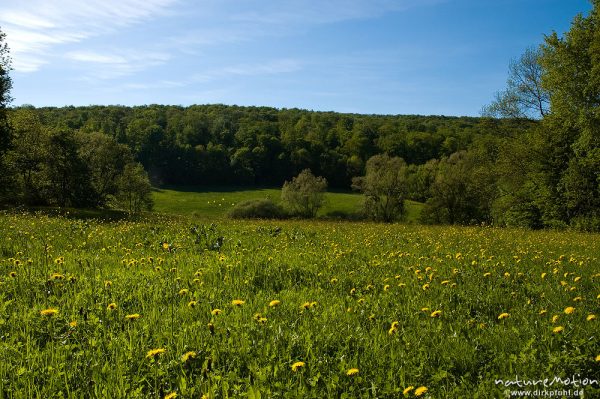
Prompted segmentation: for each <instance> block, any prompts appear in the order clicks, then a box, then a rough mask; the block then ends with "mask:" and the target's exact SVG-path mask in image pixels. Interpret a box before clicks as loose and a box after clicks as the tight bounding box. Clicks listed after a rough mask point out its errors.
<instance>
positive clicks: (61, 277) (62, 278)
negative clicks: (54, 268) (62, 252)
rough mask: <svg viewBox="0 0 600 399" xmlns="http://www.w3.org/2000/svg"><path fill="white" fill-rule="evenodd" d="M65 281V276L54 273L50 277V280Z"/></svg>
mask: <svg viewBox="0 0 600 399" xmlns="http://www.w3.org/2000/svg"><path fill="white" fill-rule="evenodd" d="M64 279H65V275H64V274H60V273H52V274H51V275H50V280H64Z"/></svg>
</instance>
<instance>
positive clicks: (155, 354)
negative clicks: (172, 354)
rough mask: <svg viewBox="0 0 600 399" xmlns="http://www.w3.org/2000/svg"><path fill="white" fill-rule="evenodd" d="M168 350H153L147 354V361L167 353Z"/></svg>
mask: <svg viewBox="0 0 600 399" xmlns="http://www.w3.org/2000/svg"><path fill="white" fill-rule="evenodd" d="M166 351H167V350H166V349H164V348H158V349H151V350H149V351H148V353H146V359H149V358H155V357H156V356H158V355H161V354H163V353H165V352H166Z"/></svg>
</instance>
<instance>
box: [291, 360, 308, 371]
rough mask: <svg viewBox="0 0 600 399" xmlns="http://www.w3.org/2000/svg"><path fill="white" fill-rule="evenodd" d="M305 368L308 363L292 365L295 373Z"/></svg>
mask: <svg viewBox="0 0 600 399" xmlns="http://www.w3.org/2000/svg"><path fill="white" fill-rule="evenodd" d="M304 366H306V363H304V362H296V363H294V364H292V371H293V372H294V373H295V372H296V371H298V370H299V369H301V368H302V367H304Z"/></svg>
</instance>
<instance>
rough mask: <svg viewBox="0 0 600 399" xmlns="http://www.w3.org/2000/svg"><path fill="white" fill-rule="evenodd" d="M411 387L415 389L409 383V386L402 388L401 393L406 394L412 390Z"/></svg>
mask: <svg viewBox="0 0 600 399" xmlns="http://www.w3.org/2000/svg"><path fill="white" fill-rule="evenodd" d="M413 389H415V387H413V386H412V385H411V386H409V387H406V388H405V389H404V391H402V395H404V396H406V395H408V393H409V392H410V391H412V390H413Z"/></svg>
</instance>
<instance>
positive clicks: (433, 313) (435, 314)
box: [431, 310, 442, 317]
mask: <svg viewBox="0 0 600 399" xmlns="http://www.w3.org/2000/svg"><path fill="white" fill-rule="evenodd" d="M441 314H442V311H441V310H436V311H434V312H432V313H431V317H438V316H439V315H441Z"/></svg>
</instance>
